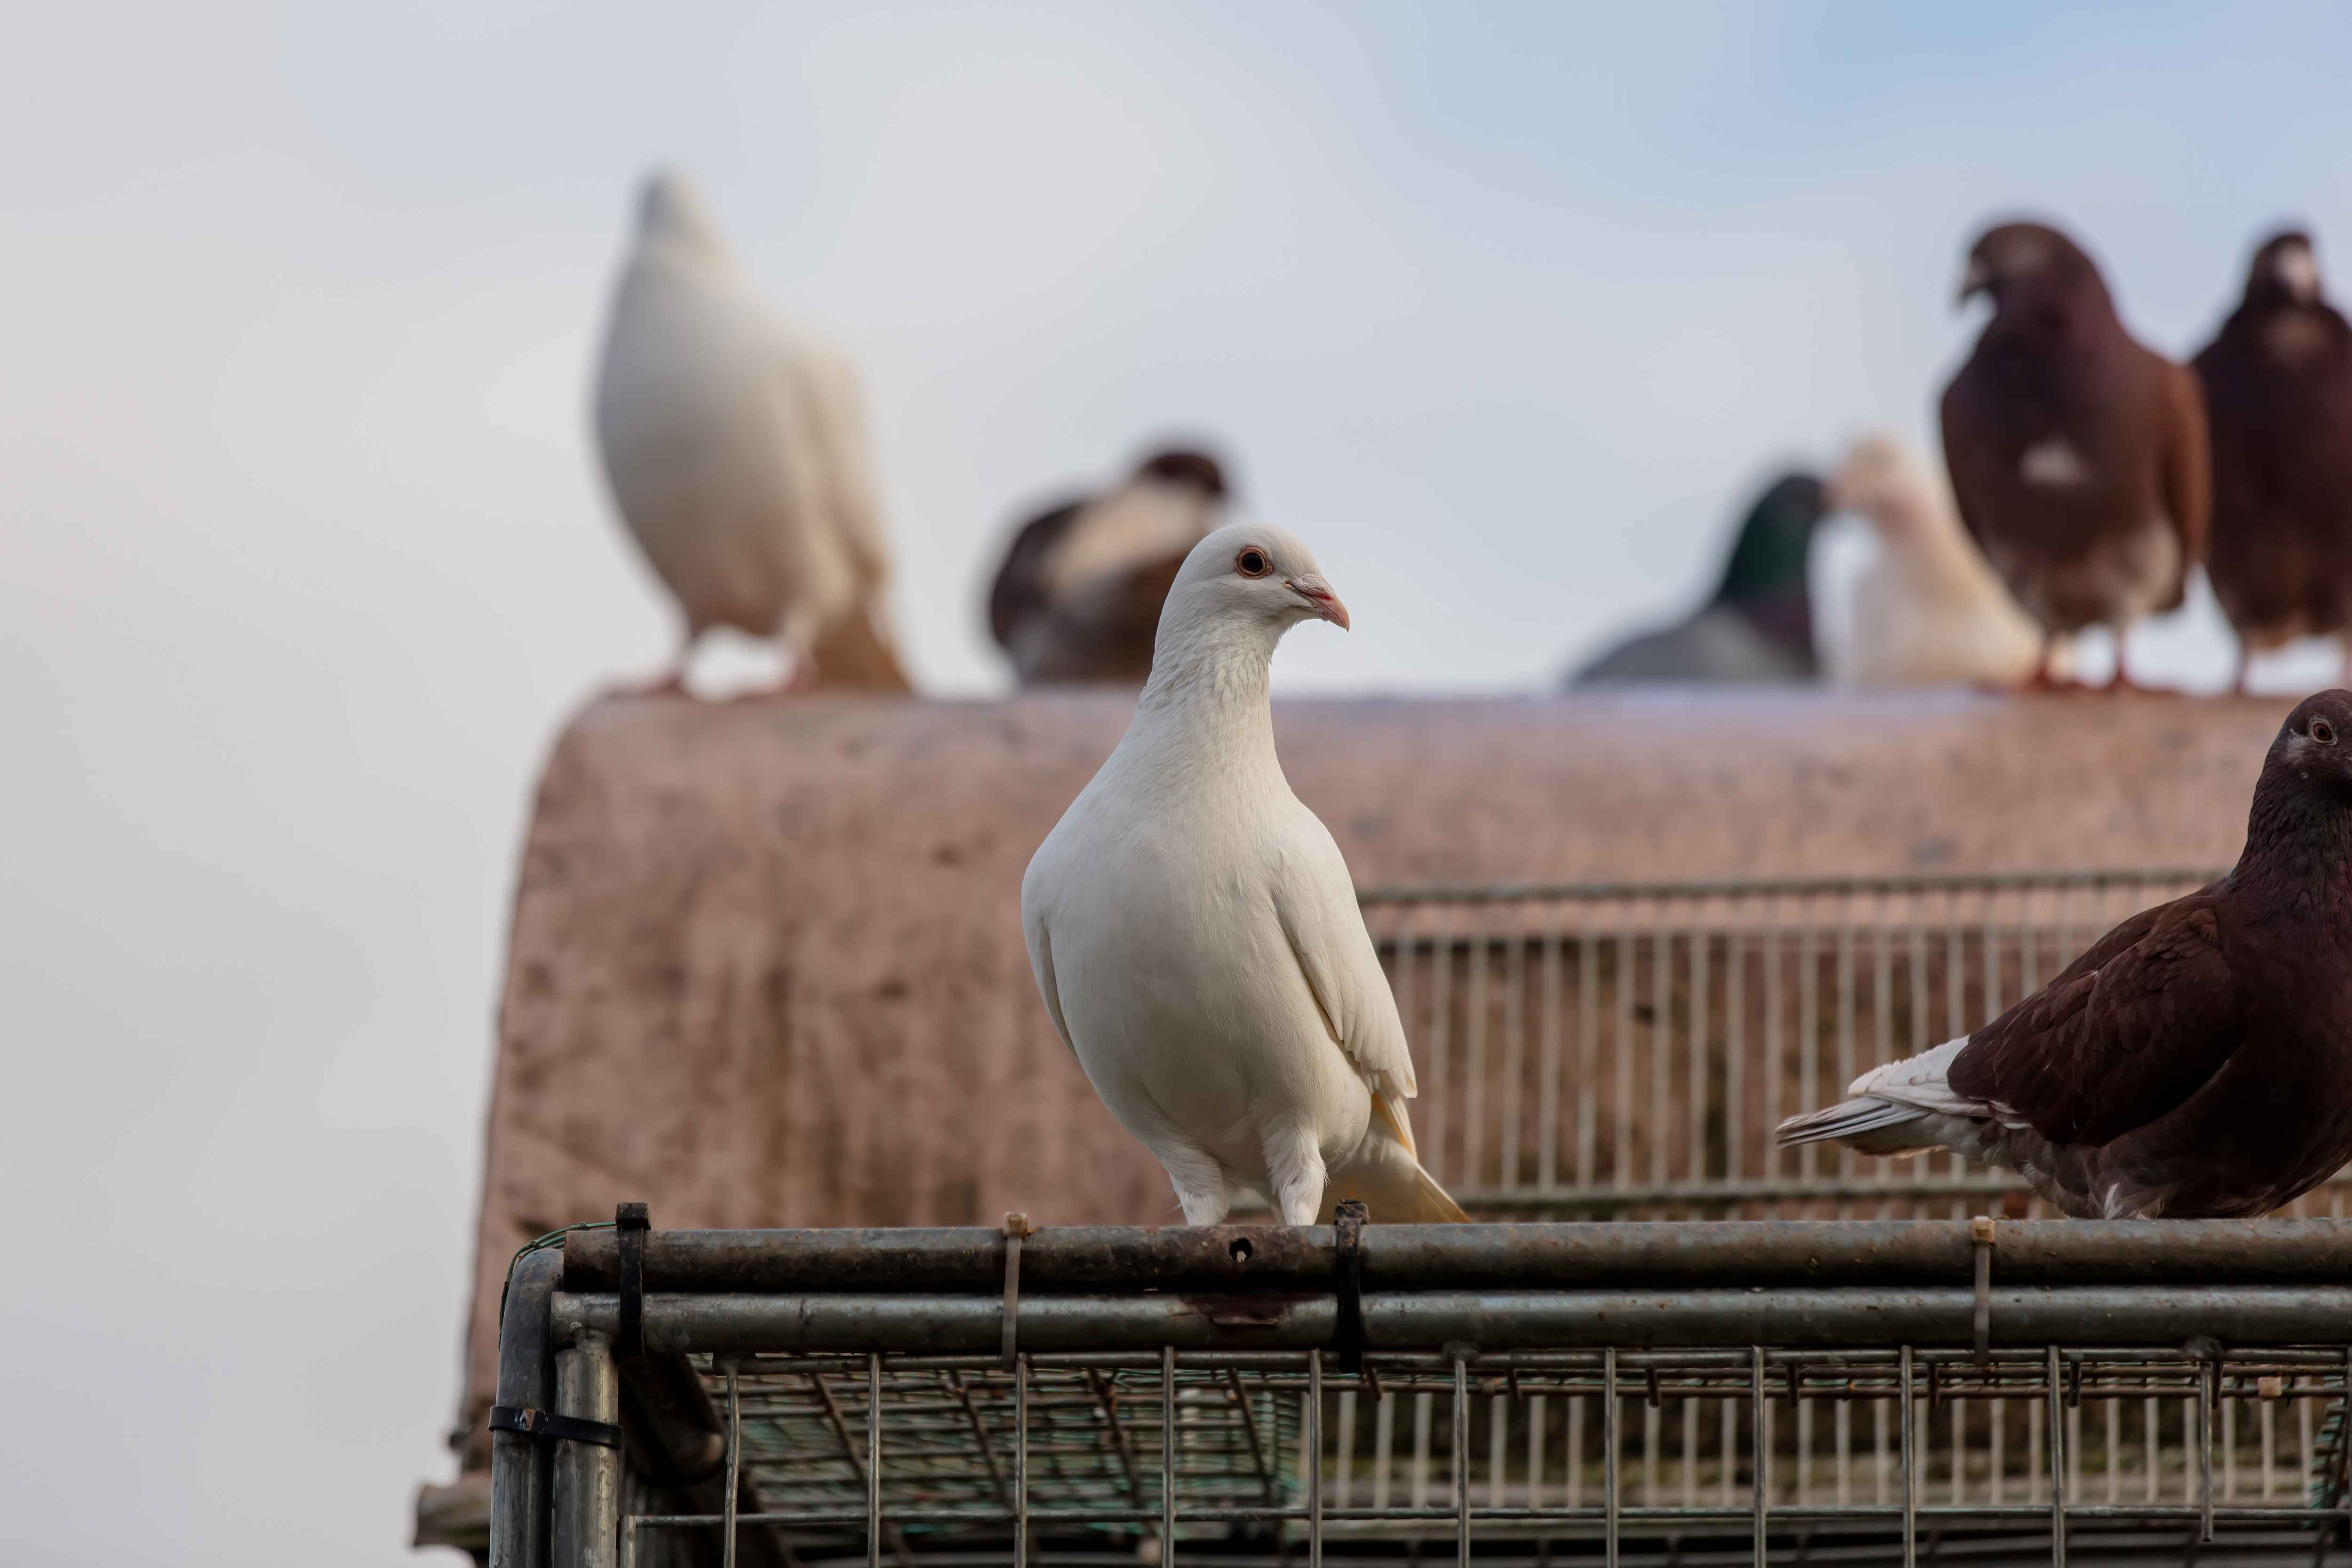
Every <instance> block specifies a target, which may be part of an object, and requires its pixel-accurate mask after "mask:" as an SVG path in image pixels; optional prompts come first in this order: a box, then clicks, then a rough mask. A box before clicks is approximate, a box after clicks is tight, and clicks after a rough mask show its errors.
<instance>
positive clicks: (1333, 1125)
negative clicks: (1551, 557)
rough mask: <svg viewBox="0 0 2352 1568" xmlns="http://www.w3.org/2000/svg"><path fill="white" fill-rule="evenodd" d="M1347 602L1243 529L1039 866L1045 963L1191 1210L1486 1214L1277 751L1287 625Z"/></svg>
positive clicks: (1186, 595)
mask: <svg viewBox="0 0 2352 1568" xmlns="http://www.w3.org/2000/svg"><path fill="white" fill-rule="evenodd" d="M1315 618H1320V619H1322V620H1327V621H1330V622H1333V623H1335V624H1336V625H1338V626H1340V627H1341V628H1342V629H1345V628H1346V626H1347V625H1348V611H1347V608H1346V606H1344V605H1341V604H1340V603H1339V599H1338V598H1337V597H1335V596H1334V595H1333V594H1332V592H1331V587H1330V584H1328V583H1326V582H1325V581H1324V580H1323V577H1322V574H1320V573H1318V571H1317V570H1316V566H1315V558H1314V557H1313V556H1312V555H1310V554H1308V553H1307V547H1306V546H1305V545H1303V544H1301V543H1299V542H1298V541H1297V540H1296V539H1294V538H1293V537H1291V536H1290V535H1289V534H1288V533H1286V532H1285V531H1282V530H1280V529H1278V528H1272V527H1268V526H1266V525H1265V524H1263V523H1232V524H1228V525H1227V526H1225V527H1223V528H1221V529H1219V530H1217V531H1215V532H1214V533H1212V534H1210V535H1209V536H1208V537H1207V538H1206V539H1203V540H1202V541H1201V542H1200V543H1199V544H1197V545H1195V546H1194V547H1193V549H1192V553H1191V554H1190V555H1188V556H1186V557H1185V560H1184V565H1183V568H1182V569H1181V571H1179V572H1178V573H1177V574H1176V581H1175V583H1174V584H1173V585H1172V586H1171V588H1170V589H1169V592H1168V600H1167V604H1166V605H1165V607H1164V608H1163V609H1162V610H1161V612H1160V636H1159V640H1158V642H1157V644H1156V645H1155V647H1154V649H1153V653H1152V662H1151V679H1150V680H1149V681H1148V682H1147V683H1146V684H1145V686H1144V688H1143V694H1142V696H1141V698H1140V699H1139V700H1138V702H1137V704H1136V710H1135V721H1134V722H1133V723H1131V724H1129V726H1128V731H1127V734H1126V736H1125V738H1124V739H1122V740H1121V741H1120V742H1119V743H1118V749H1117V750H1115V751H1114V752H1111V754H1110V758H1109V760H1108V761H1107V762H1105V763H1103V765H1102V771H1101V772H1099V773H1097V774H1095V777H1094V782H1093V783H1091V784H1087V787H1086V788H1085V790H1083V791H1082V792H1080V794H1079V795H1078V798H1077V799H1076V801H1075V802H1074V803H1072V805H1071V806H1070V809H1069V810H1068V811H1067V812H1066V813H1065V814H1064V815H1063V817H1062V820H1061V821H1060V823H1058V824H1057V825H1056V826H1055V828H1054V831H1053V832H1052V833H1050V834H1048V835H1046V837H1045V843H1044V844H1043V845H1041V846H1040V847H1038V850H1037V853H1036V856H1035V857H1034V858H1033V859H1032V860H1031V861H1030V862H1029V871H1028V875H1027V876H1025V877H1024V878H1023V879H1022V882H1021V916H1022V924H1023V926H1024V930H1025V931H1026V933H1027V935H1028V939H1029V962H1030V965H1031V967H1032V968H1033V969H1034V970H1035V971H1036V975H1037V988H1038V990H1039V991H1041V992H1042V993H1044V994H1045V1011H1046V1012H1047V1013H1049V1014H1051V1015H1052V1016H1053V1019H1054V1026H1055V1028H1056V1029H1057V1030H1059V1031H1060V1033H1061V1036H1062V1039H1063V1041H1064V1042H1065V1043H1066V1045H1068V1046H1069V1047H1070V1049H1071V1050H1072V1051H1073V1052H1075V1053H1076V1056H1077V1058H1078V1063H1079V1065H1080V1066H1081V1067H1083V1068H1086V1072H1087V1078H1088V1079H1091V1080H1092V1081H1093V1083H1094V1086H1095V1090H1096V1092H1097V1093H1098V1094H1100V1095H1101V1096H1102V1098H1103V1102H1104V1103H1105V1104H1106V1105H1108V1106H1109V1107H1110V1110H1111V1114H1112V1115H1114V1116H1116V1117H1118V1120H1119V1123H1120V1125H1121V1126H1124V1127H1125V1128H1126V1129H1127V1130H1128V1131H1129V1132H1132V1133H1133V1134H1135V1136H1136V1137H1137V1138H1138V1139H1139V1140H1140V1141H1141V1142H1142V1143H1143V1144H1144V1146H1145V1147H1146V1148H1148V1149H1150V1151H1151V1152H1152V1153H1153V1154H1154V1155H1156V1156H1158V1158H1159V1160H1160V1163H1161V1164H1162V1165H1164V1166H1166V1167H1167V1170H1168V1176H1169V1179H1170V1180H1171V1182H1173V1183H1174V1184H1175V1187H1176V1197H1177V1201H1178V1202H1179V1203H1180V1204H1181V1205H1183V1210H1184V1219H1185V1222H1186V1223H1187V1224H1190V1225H1214V1224H1216V1223H1217V1222H1218V1221H1219V1220H1222V1219H1223V1218H1224V1216H1225V1214H1226V1212H1227V1210H1228V1208H1229V1207H1230V1206H1231V1205H1232V1202H1233V1198H1234V1190H1235V1189H1236V1188H1244V1189H1249V1190H1253V1191H1255V1192H1258V1193H1261V1194H1265V1197H1266V1198H1267V1199H1268V1200H1269V1201H1270V1202H1272V1203H1273V1205H1275V1207H1276V1210H1277V1211H1278V1212H1279V1213H1280V1214H1281V1215H1282V1218H1283V1220H1284V1222H1285V1223H1286V1224H1289V1225H1312V1224H1314V1223H1315V1222H1316V1220H1317V1218H1318V1215H1322V1214H1323V1213H1324V1212H1325V1198H1326V1193H1327V1189H1328V1193H1329V1194H1330V1195H1331V1196H1332V1197H1334V1198H1338V1197H1360V1198H1362V1199H1363V1200H1364V1201H1365V1202H1366V1204H1368V1205H1370V1210H1371V1217H1372V1218H1373V1219H1375V1220H1391V1221H1400V1222H1403V1221H1416V1220H1418V1221H1431V1220H1461V1219H1464V1218H1465V1217H1466V1216H1465V1215H1464V1214H1463V1212H1462V1211H1461V1209H1459V1208H1458V1207H1456V1206H1455V1205H1454V1200H1453V1199H1451V1198H1449V1197H1447V1196H1446V1195H1445V1193H1444V1190H1443V1189H1442V1188H1440V1187H1439V1186H1438V1184H1436V1183H1435V1182H1433V1181H1432V1180H1431V1179H1430V1177H1429V1175H1428V1173H1426V1172H1424V1171H1423V1169H1422V1168H1421V1165H1420V1163H1419V1162H1418V1161H1417V1160H1416V1159H1415V1158H1414V1153H1413V1143H1412V1125H1411V1123H1410V1122H1409V1121H1407V1119H1406V1112H1405V1105H1404V1102H1405V1101H1406V1100H1409V1099H1411V1098H1412V1095H1413V1092H1414V1085H1413V1074H1412V1056H1411V1054H1410V1053H1409V1052H1408V1050H1407V1049H1406V1046H1405V1037H1404V1025H1403V1022H1402V1020H1401V1019H1400V1018H1399V1017H1398V1016H1397V1009H1396V999H1395V997H1393V996H1392V995H1391V994H1390V993H1389V987H1388V979H1387V976H1385V975H1384V974H1383V973H1381V964H1380V959H1379V957H1378V955H1376V954H1375V953H1374V952H1373V951H1372V942H1371V937H1370V934H1369V933H1368V932H1367V931H1365V929H1364V921H1363V916H1362V914H1361V912H1360V910H1358V908H1357V904H1356V895H1355V888H1354V884H1353V883H1352V881H1351V880H1350V879H1349V875H1348V863H1347V861H1346V860H1345V859H1343V858H1341V857H1340V854H1339V845H1338V844H1336V843H1334V842H1333V841H1332V837H1331V835H1330V833H1329V831H1328V830H1327V829H1326V828H1325V827H1324V826H1323V824H1322V823H1321V822H1320V821H1319V820H1318V819H1317V817H1316V816H1315V814H1314V813H1313V812H1311V811H1309V810H1307V807H1306V806H1304V805H1300V804H1299V802H1298V799H1297V796H1295V795H1292V794H1291V793H1290V785H1289V783H1288V782H1287V781H1286V779H1285V778H1284V777H1283V775H1282V764H1281V763H1280V762H1279V761H1277V760H1276V756H1275V752H1274V716H1273V712H1272V710H1271V709H1270V707H1269V706H1268V703H1267V699H1266V677H1267V668H1268V666H1269V665H1270V664H1271V663H1272V661H1273V658H1274V645H1275V644H1276V642H1278V641H1279V640H1280V639H1281V637H1282V634H1283V633H1285V632H1286V631H1288V630H1289V629H1290V628H1291V627H1292V626H1297V624H1298V623H1299V622H1301V621H1304V620H1309V619H1315Z"/></svg>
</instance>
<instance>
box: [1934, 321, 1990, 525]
mask: <svg viewBox="0 0 2352 1568" xmlns="http://www.w3.org/2000/svg"><path fill="white" fill-rule="evenodd" d="M1973 365H1974V362H1973V361H1971V362H1970V363H1969V364H1967V365H1963V366H1961V367H1960V374H1958V375H1957V376H1955V377H1953V378H1952V384H1950V385H1949V386H1947V387H1946V388H1944V398H1943V401H1942V403H1940V404H1939V405H1937V410H1936V416H1937V421H1938V423H1939V426H1940V428H1941V434H1942V436H1943V438H1944V471H1945V473H1946V474H1947V475H1948V477H1949V478H1950V479H1951V481H1952V500H1953V501H1954V502H1955V503H1957V504H1958V507H1959V509H1960V523H1961V525H1962V526H1963V527H1965V528H1966V529H1967V530H1968V531H1969V538H1970V539H1973V540H1975V541H1976V542H1977V545H1978V547H1979V548H1982V547H1983V545H1984V542H1985V534H1984V521H1983V519H1984V515H1985V506H1984V502H1983V500H1982V498H1981V497H1980V496H1979V493H1978V491H1979V487H1978V485H1977V482H1976V479H1977V476H1976V472H1975V469H1976V463H1977V458H1978V454H1979V450H1980V444H1979V437H1978V432H1977V431H1976V430H1974V429H1973V428H1971V427H1970V426H1971V422H1970V421H1969V417H1968V411H1967V410H1966V409H1965V408H1963V407H1962V406H1961V405H1962V404H1963V402H1964V401H1965V400H1966V398H1967V395H1968V393H1967V389H1966V388H1965V387H1964V385H1963V383H1964V382H1965V380H1966V379H1967V377H1968V374H1969V370H1970V369H1971V368H1973Z"/></svg>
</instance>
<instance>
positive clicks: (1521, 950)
mask: <svg viewBox="0 0 2352 1568" xmlns="http://www.w3.org/2000/svg"><path fill="white" fill-rule="evenodd" d="M1527 963H1528V944H1527V943H1526V942H1524V941H1523V940H1521V939H1520V938H1518V937H1517V936H1516V935H1515V936H1513V937H1511V939H1510V941H1509V942H1508V943H1507V945H1506V946H1505V947H1504V949H1503V1107H1502V1110H1503V1142H1502V1174H1501V1178H1500V1184H1501V1185H1502V1186H1503V1187H1505V1188H1506V1189H1508V1188H1511V1187H1516V1186H1517V1185H1518V1184H1519V1121H1520V1117H1521V1114H1522V1112H1523V1110H1525V1107H1526V1104H1527V1098H1526V1097H1527V1084H1526V1082H1525V1079H1526V1078H1527V1051H1528V1041H1527V1020H1526V1017H1525V1014H1526V1012H1527V986H1528V976H1527Z"/></svg>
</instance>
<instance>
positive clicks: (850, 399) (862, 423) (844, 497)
mask: <svg viewBox="0 0 2352 1568" xmlns="http://www.w3.org/2000/svg"><path fill="white" fill-rule="evenodd" d="M800 352H801V353H802V355H803V361H804V366H805V370H806V374H807V376H808V384H809V390H810V393H811V394H812V395H813V402H814V414H815V416H816V422H817V428H818V430H819V431H820V432H821V434H822V439H823V441H824V459H825V469H826V479H827V488H828V489H830V491H831V492H832V496H833V517H834V523H835V527H837V528H838V529H839V530H840V531H841V541H842V542H843V544H845V545H846V546H847V547H848V550H849V552H850V555H851V557H852V558H853V559H854V560H856V563H857V565H858V582H859V586H860V587H861V588H862V589H864V590H865V591H866V593H869V594H870V593H871V592H872V591H873V590H875V589H876V588H878V587H879V586H880V585H881V584H882V582H883V579H884V578H886V577H887V576H888V575H889V571H890V547H889V542H888V540H887V538H886V537H885V536H884V534H883V531H882V514H881V506H880V504H879V503H878V502H877V500H876V499H875V492H874V454H873V447H872V443H871V442H869V441H868V440H867V438H866V408H865V401H864V398H863V396H862V395H861V394H860V393H859V391H858V386H857V372H856V369H855V368H853V367H852V366H851V364H850V363H849V360H848V358H847V356H845V355H844V354H843V353H840V351H838V350H836V349H835V348H834V347H833V345H832V344H830V343H825V342H817V341H816V340H814V339H809V340H806V341H804V342H803V343H802V344H801V345H800Z"/></svg>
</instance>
